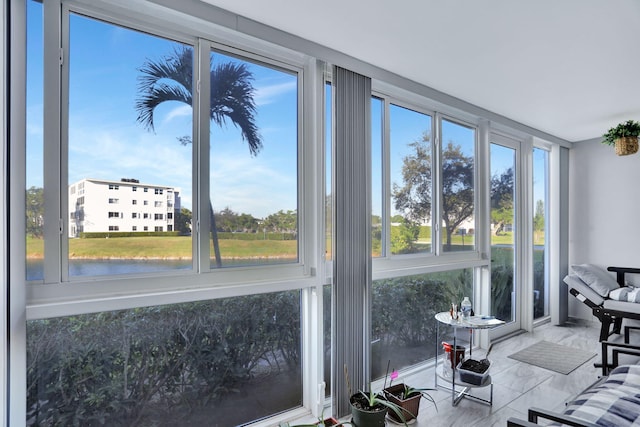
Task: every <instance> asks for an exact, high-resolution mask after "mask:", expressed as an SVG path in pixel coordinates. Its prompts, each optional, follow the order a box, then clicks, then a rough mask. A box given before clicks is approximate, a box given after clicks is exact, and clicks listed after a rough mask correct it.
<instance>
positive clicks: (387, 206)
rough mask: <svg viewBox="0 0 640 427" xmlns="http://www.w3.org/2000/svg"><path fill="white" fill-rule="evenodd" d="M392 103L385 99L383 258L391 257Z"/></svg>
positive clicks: (383, 117) (383, 113) (383, 137)
mask: <svg viewBox="0 0 640 427" xmlns="http://www.w3.org/2000/svg"><path fill="white" fill-rule="evenodd" d="M390 105H391V102H390V101H389V98H388V97H384V107H383V112H382V120H383V129H384V131H383V133H382V153H381V154H382V168H383V170H382V200H383V203H382V227H383V229H382V248H381V249H382V253H381V254H380V255H381V256H382V257H390V256H391V239H390V236H391V194H390V192H391V157H390V156H391V118H390V116H391V115H390V114H389V106H390Z"/></svg>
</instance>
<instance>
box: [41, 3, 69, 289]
mask: <svg viewBox="0 0 640 427" xmlns="http://www.w3.org/2000/svg"><path fill="white" fill-rule="evenodd" d="M43 12H44V13H43V17H44V19H43V23H44V40H43V42H44V58H43V63H44V82H43V88H44V89H43V90H44V97H43V100H44V106H43V112H44V114H43V126H44V130H43V135H44V140H43V148H44V158H45V159H48V160H49V161H46V162H44V170H43V173H44V181H43V182H44V212H45V215H44V216H45V219H44V236H43V238H44V242H45V243H44V283H58V282H59V281H61V280H63V281H65V280H67V279H68V277H69V271H68V270H69V269H68V265H69V260H68V257H67V256H66V255H65V254H68V252H69V242H68V239H67V236H65V235H64V233H65V232H66V228H67V225H66V218H67V216H66V212H67V211H68V208H67V207H66V206H65V203H66V202H67V200H68V194H67V192H66V191H62V190H63V188H67V173H66V170H67V164H68V159H67V154H68V148H67V147H68V136H69V131H68V123H69V111H68V105H69V98H68V96H65V95H64V94H65V93H68V88H69V9H68V7H66V6H65V7H63V6H62V5H61V4H60V2H59V1H53V2H48V1H47V2H44V3H43ZM61 54H62V56H63V61H62V63H61V61H60V55H61ZM65 106H66V107H65ZM47 183H48V185H47Z"/></svg>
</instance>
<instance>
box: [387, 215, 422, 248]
mask: <svg viewBox="0 0 640 427" xmlns="http://www.w3.org/2000/svg"><path fill="white" fill-rule="evenodd" d="M419 232H420V227H418V226H416V225H413V224H411V223H410V222H409V221H402V222H401V223H400V224H399V225H393V226H391V253H392V254H408V253H412V252H415V249H416V246H415V241H416V240H417V239H418V233H419Z"/></svg>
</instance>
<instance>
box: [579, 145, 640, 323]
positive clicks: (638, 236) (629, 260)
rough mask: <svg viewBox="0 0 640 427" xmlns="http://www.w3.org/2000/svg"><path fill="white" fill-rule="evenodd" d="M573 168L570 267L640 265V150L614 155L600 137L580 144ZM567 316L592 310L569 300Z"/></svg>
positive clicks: (585, 316)
mask: <svg viewBox="0 0 640 427" xmlns="http://www.w3.org/2000/svg"><path fill="white" fill-rule="evenodd" d="M569 169H570V170H569V265H570V266H571V265H573V264H582V263H590V264H595V265H599V266H601V267H604V268H606V267H608V266H619V267H640V152H639V153H636V154H632V155H629V156H616V154H615V152H614V148H613V147H610V146H607V145H604V144H602V143H600V140H599V139H594V140H589V141H584V142H579V143H576V144H574V147H573V149H572V150H570V157H569ZM638 283H640V282H638ZM569 316H574V317H581V318H585V319H589V318H591V311H590V310H589V309H588V308H587V307H586V306H585V305H584V304H582V303H580V302H579V301H577V300H576V299H575V298H573V297H570V298H569Z"/></svg>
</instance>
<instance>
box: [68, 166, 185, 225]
mask: <svg viewBox="0 0 640 427" xmlns="http://www.w3.org/2000/svg"><path fill="white" fill-rule="evenodd" d="M176 212H180V189H179V188H175V187H167V186H164V185H154V184H141V183H140V182H139V181H138V180H136V179H127V178H123V179H121V180H120V181H106V180H100V179H89V178H87V179H83V180H80V181H78V182H75V183H73V184H71V185H70V186H69V227H68V230H69V237H79V236H80V233H82V232H87V233H90V232H109V231H113V232H119V231H120V232H122V231H125V232H131V231H133V232H145V231H174V230H175V227H174V217H175V213H176Z"/></svg>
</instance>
